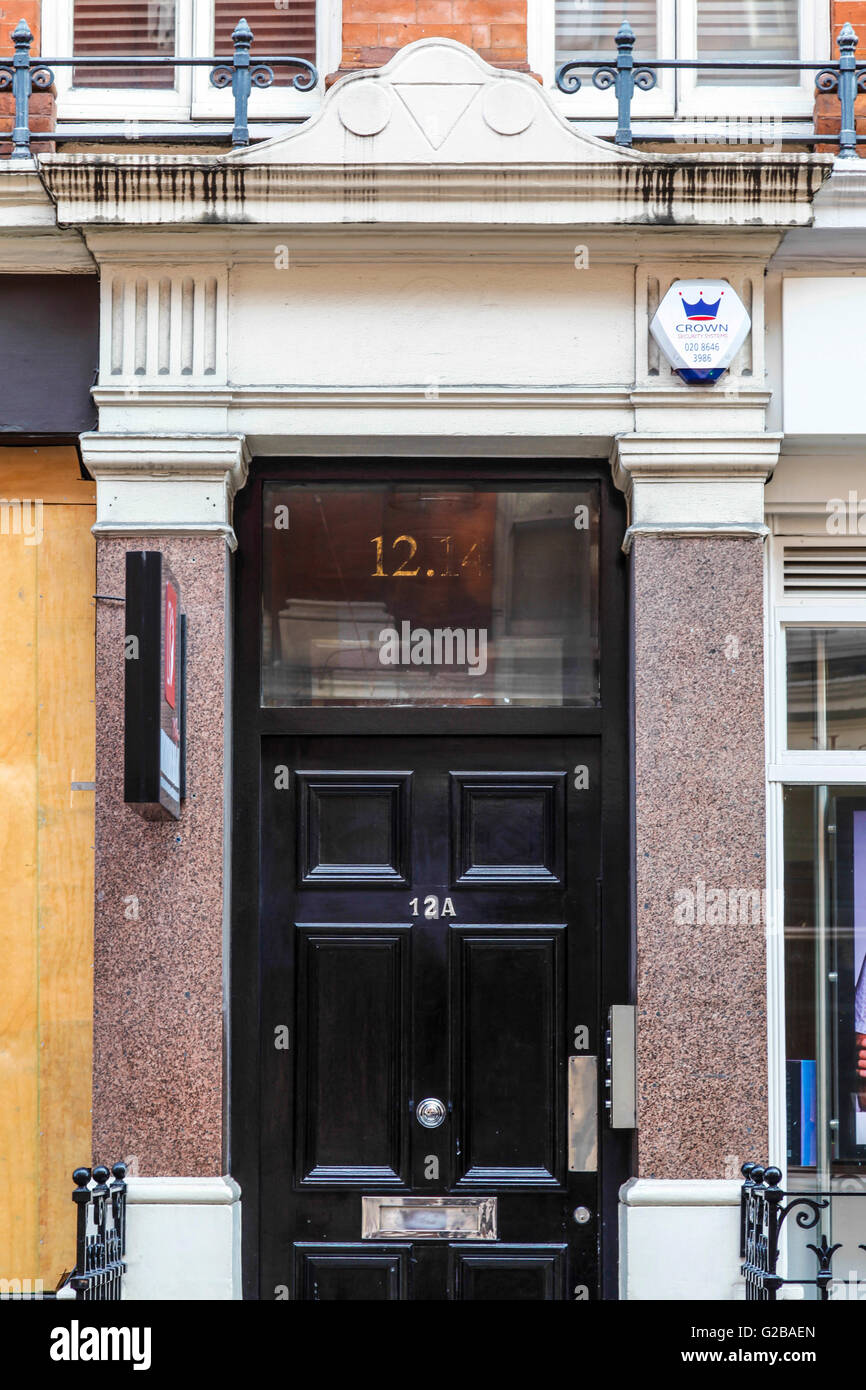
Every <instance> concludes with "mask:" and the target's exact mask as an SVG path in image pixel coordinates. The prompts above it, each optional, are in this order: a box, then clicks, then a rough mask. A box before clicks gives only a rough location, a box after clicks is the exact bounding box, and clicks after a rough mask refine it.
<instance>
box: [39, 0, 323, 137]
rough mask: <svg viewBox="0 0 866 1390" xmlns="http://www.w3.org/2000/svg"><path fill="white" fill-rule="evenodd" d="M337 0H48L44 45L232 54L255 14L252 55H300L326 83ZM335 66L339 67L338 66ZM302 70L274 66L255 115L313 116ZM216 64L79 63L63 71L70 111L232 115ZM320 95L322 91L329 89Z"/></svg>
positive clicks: (120, 115)
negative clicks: (298, 81) (213, 75)
mask: <svg viewBox="0 0 866 1390" xmlns="http://www.w3.org/2000/svg"><path fill="white" fill-rule="evenodd" d="M338 9H339V5H337V4H336V3H335V0H45V5H44V11H45V13H44V35H43V51H44V52H46V53H50V54H52V55H57V56H66V55H72V56H76V57H77V56H81V57H82V58H84V57H98V58H111V57H114V56H116V57H117V58H120V57H124V58H127V59H129V58H133V59H134V58H142V59H147V60H153V59H170V58H173V57H178V58H209V57H211V56H217V57H220V58H225V59H227V60H229V61H230V59H231V55H232V48H233V45H232V32H233V30H234V28H235V26H236V25H237V23H238V21H239V19H241V18H244V19H246V21H247V23H248V24H249V26H250V28H251V29H252V32H253V47H252V56H253V58H254V59H255V57H256V55H259V56H260V57H262V58H267V57H283V56H286V57H288V56H293V57H298V58H305V59H306V60H307V61H308V62H311V63H315V64H316V65H317V67H318V68H319V73H320V88H321V85H322V83H323V82H324V77H325V74H326V72H327V71H328V70H329V67H328V64H329V63H330V62H331V60H332V58H334V56H335V53H334V48H335V45H334V32H335V22H336V28H337V29H338V28H339V16H338V15H336V14H335V12H336V11H337V10H338ZM334 65H336V64H334ZM297 72H298V69H292V68H288V67H275V68H274V83H273V85H272V86H271V87H269V88H267V89H262V90H260V89H258V88H255V87H254V88H253V92H252V95H251V98H250V118H251V120H255V119H256V118H257V117H258V118H265V119H267V118H269V117H273V118H280V117H291V116H299V117H302V116H305V115H309V114H310V112H311V111H312V110H313V109H314V106H315V100H314V99H313V98H314V97H315V94H312V93H301V92H298V91H296V90H295V89H294V88H293V86H292V80H293V78H294V77H295V76H296V75H297ZM209 75H210V70H209V68H208V67H207V65H202V66H196V67H179V68H175V67H173V66H172V65H171V64H170V63H167V62H166V63H155V62H152V61H147V62H142V63H141V64H140V65H139V64H137V63H135V62H125V63H120V62H118V63H117V65H116V66H115V65H113V64H107V65H105V66H102V65H100V66H91V65H89V64H80V65H79V64H76V65H74V66H72V67H71V68H70V67H62V68H58V69H57V71H56V77H57V86H58V99H59V114H60V116H61V118H65V119H76V118H81V117H93V116H104V117H106V118H107V119H117V120H123V121H130V120H132V121H147V120H157V121H159V120H183V119H188V118H189V117H190V116H193V117H197V118H202V119H209V118H222V119H224V120H230V119H231V115H232V98H231V92H230V90H222V91H220V90H217V89H216V88H214V87H213V86H212V85H211V84H210V81H209ZM320 94H321V93H319V95H320Z"/></svg>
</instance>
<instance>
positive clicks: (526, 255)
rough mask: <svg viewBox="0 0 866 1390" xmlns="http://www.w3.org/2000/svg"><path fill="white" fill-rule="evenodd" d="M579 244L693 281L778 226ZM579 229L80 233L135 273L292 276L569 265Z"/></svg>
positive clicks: (758, 260) (617, 233)
mask: <svg viewBox="0 0 866 1390" xmlns="http://www.w3.org/2000/svg"><path fill="white" fill-rule="evenodd" d="M583 231H586V233H587V236H588V237H589V240H588V243H587V254H588V258H589V264H590V265H592V266H599V265H633V264H635V263H636V262H638V261H647V260H649V261H650V262H652V264H653V265H654V266H658V267H662V266H670V267H672V269H673V270H674V271H676V272H678V271H679V269H680V267H681V266H682V265H683V263H684V262H685V263H687V264H688V266H689V267H690V269H692V270H694V271H695V273H698V268H699V267H704V268H705V273H706V274H707V275H710V274H720V275H728V274H730V273H731V267H732V266H733V267H739V266H742V265H745V266H749V267H752V266H756V265H757V266H760V268H761V273H763V267H764V265H765V264H766V263H767V261H768V260H769V259H770V257H771V256H772V255H773V253H774V252H775V250H776V248H777V247H778V245H779V241H780V238H781V237H782V235H783V233H782V232H781V231H780V230H779V229H778V228H772V227H770V228H767V227H756V226H753V225H751V224H749V225H746V226H742V225H741V226H736V225H727V226H724V227H717V228H707V229H706V230H705V231H704V232H703V234H702V235H701V237H700V241H699V243H698V242H696V241H695V236H694V232H693V231H692V229H691V228H689V227H687V226H683V227H671V226H662V227H647V226H640V227H627V226H620V227H605V228H604V229H603V231H602V230H599V231H597V233H596V234H595V235H594V236H592V229H589V228H585V229H583ZM581 234H582V229H581V227H580V225H579V224H578V223H576V222H572V223H569V225H568V226H567V227H556V226H551V227H526V228H521V227H519V226H511V227H490V226H485V227H471V226H467V227H455V228H451V229H447V228H436V229H435V230H432V231H431V230H430V229H429V228H425V227H424V226H414V227H402V228H401V229H400V233H399V236H395V232H394V230H393V229H392V228H387V227H385V228H383V227H376V226H358V225H357V224H356V223H355V224H349V225H346V226H342V225H335V226H331V227H323V226H318V227H308V226H304V225H303V224H302V223H301V222H299V221H298V220H297V219H295V220H294V221H293V222H292V225H291V226H290V227H286V226H274V225H271V224H266V225H262V226H258V227H256V226H250V225H248V224H242V225H238V226H234V227H231V228H229V227H226V226H225V225H219V226H206V225H203V226H199V227H198V228H197V229H196V234H195V236H194V237H191V236H190V235H189V232H188V231H184V230H182V229H181V230H177V229H176V228H171V227H148V226H138V227H134V228H132V227H117V226H100V225H91V226H88V227H87V228H86V230H85V232H84V233H83V235H84V237H85V240H86V242H87V245H88V247H89V248H90V250H91V251H92V253H93V256H94V258H95V259H96V260H97V261H98V262H99V264H100V265H108V266H115V265H116V266H120V267H127V266H129V265H135V266H136V267H140V266H148V265H154V266H158V267H160V268H162V267H163V266H165V265H166V264H170V265H172V266H185V265H187V264H189V263H191V262H192V263H195V264H198V265H201V264H211V265H219V266H225V265H226V263H227V262H228V263H229V264H230V265H231V266H239V265H264V266H273V264H274V247H275V245H279V244H283V245H286V246H287V249H288V252H289V254H290V258H291V265H292V267H293V268H295V269H297V268H300V267H307V266H322V265H331V264H336V265H356V264H357V265H387V266H388V267H389V268H391V269H394V268H398V267H402V266H411V265H413V264H414V263H415V262H417V261H421V262H423V263H424V264H425V265H447V266H453V265H455V264H458V263H466V264H471V265H521V266H526V265H549V266H554V267H556V266H561V265H563V264H569V265H570V264H572V262H573V259H574V248H575V242H576V241H579V240H580V239H581Z"/></svg>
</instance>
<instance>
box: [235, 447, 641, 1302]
mask: <svg viewBox="0 0 866 1390" xmlns="http://www.w3.org/2000/svg"><path fill="white" fill-rule="evenodd" d="M407 469H408V470H409V476H410V477H411V478H412V479H413V480H414V479H418V480H419V481H423V482H429V483H449V482H450V483H454V482H464V483H479V484H483V483H488V484H490V485H491V486H495V487H498V488H507V487H508V486H510V485H512V484H532V485H534V486H535V485H537V486H538V488H539V489H543V488H544V487H545V486H548V485H551V484H558V485H560V486H561V485H563V484H580V483H581V482H584V481H586V482H590V481H591V482H595V483H598V484H600V487H599V494H600V499H599V500H600V506H599V513H600V514H599V526H600V538H599V542H600V543H599V655H600V689H601V705H600V708H586V707H580V706H573V707H560V708H548V709H540V708H538V707H524V708H521V709H505V708H492V709H491V708H489V707H487V708H483V709H474V710H473V709H462V708H461V709H453V708H443V709H431V708H428V707H420V706H419V707H416V708H409V707H406V708H402V707H401V711H400V732H401V734H404V735H410V736H411V735H413V734H414V735H416V736H417V737H425V736H429V735H435V734H439V733H457V732H460V733H465V734H467V735H471V734H473V733H479V734H481V733H482V732H483V733H486V734H489V735H498V736H500V737H501V736H502V735H507V734H512V733H513V734H537V735H544V734H554V733H563V734H573V735H575V736H580V735H581V734H583V735H599V734H600V735H601V739H602V762H603V766H604V779H603V784H602V788H601V799H602V833H601V858H602V879H601V880H600V881H599V885H598V889H599V891H598V901H597V905H596V929H597V930H598V931H599V933H600V940H599V957H598V958H599V963H600V964H599V978H598V991H599V1012H598V1018H599V1035H598V1037H597V1038H596V1039H594V1041H593V1048H594V1051H595V1052H596V1053H597V1054H598V1057H599V1073H600V1077H602V1078H603V1070H604V1069H603V1058H604V1028H605V1020H606V1018H607V1010H608V1008H609V1007H610V1005H611V1004H623V1003H628V1002H629V1001H631V1000H632V999H633V974H634V972H633V949H632V938H633V933H632V931H631V917H632V902H631V892H632V890H631V884H632V877H633V876H632V871H631V865H632V857H633V856H632V842H633V834H632V826H631V815H630V795H629V788H630V781H629V777H630V766H631V758H630V748H631V732H630V731H631V720H630V717H629V711H630V708H631V700H630V682H629V670H628V640H627V639H628V632H629V593H628V567H627V563H626V559H625V556H624V555H623V553H622V539H623V536H624V534H625V528H626V509H625V500H624V498H623V496H622V494H621V493H620V492H619V491H618V490H617V489H616V488H615V487H614V484H613V481H612V479H611V474H610V466H609V464H608V463H607V462H596V461H587V460H583V459H575V460H569V459H545V460H533V459H531V458H527V459H507V460H495V459H490V458H480V457H479V458H464V459H458V458H454V459H451V460H439V459H425V458H418V457H412V456H409V455H407V457H406V458H405V459H395V458H387V459H380V458H371V457H353V458H341V459H334V458H330V457H325V456H322V457H319V458H315V457H313V458H311V457H304V458H288V457H286V458H283V457H280V458H270V457H259V458H256V459H254V460H253V463H252V465H251V468H250V476H249V481H248V483H247V485H246V487H245V488H244V489H243V491H242V492H240V493H239V494H238V496H237V498H236V499H235V531H236V534H237V537H238V549H237V551H236V553H235V556H234V582H233V585H232V592H233V615H232V616H233V632H234V654H233V690H232V773H231V788H232V791H231V812H232V834H231V919H230V920H231V945H230V965H229V970H228V1001H227V1038H226V1044H225V1056H226V1076H227V1094H228V1124H227V1132H226V1135H225V1151H226V1167H227V1171H228V1172H230V1173H231V1175H232V1176H233V1177H234V1178H235V1179H236V1180H237V1181H238V1183H239V1184H240V1188H241V1194H242V1202H243V1220H242V1276H243V1296H244V1298H245V1299H246V1298H250V1299H257V1298H259V1296H260V1292H259V1239H260V1227H261V1222H262V1220H263V1218H264V1217H265V1216H266V1213H263V1212H262V1211H261V1209H260V1199H259V1163H260V1148H259V1140H260V1131H261V1126H260V1119H261V1114H260V1110H261V1093H260V1066H259V1054H260V1046H261V1043H260V1031H261V990H260V970H259V940H258V930H257V927H258V920H259V835H258V826H259V819H260V801H259V763H260V740H261V736H262V734H265V733H268V732H281V733H289V734H296V735H303V734H316V733H328V734H333V735H335V736H336V735H339V734H340V733H343V734H353V735H355V736H356V737H358V736H364V735H367V736H370V737H374V736H377V735H381V734H387V733H389V732H390V733H393V732H394V719H393V712H392V711H391V710H390V709H388V708H378V709H361V708H359V707H357V706H344V707H330V708H328V709H315V708H309V709H308V708H303V709H302V708H293V709H291V710H287V709H285V708H279V709H277V708H262V707H261V705H260V701H259V672H260V655H261V653H260V643H261V592H262V560H263V556H262V531H263V528H262V525H261V499H262V486H263V484H264V483H265V482H269V481H281V482H293V483H294V482H298V483H302V482H318V483H321V484H322V485H326V484H328V483H341V482H343V483H346V484H347V485H348V484H355V485H361V484H372V483H388V482H403V483H405V482H406V480H407ZM241 811H242V812H243V813H242V814H241ZM623 858H626V859H627V863H628V873H627V874H623V873H622V862H623ZM602 885H603V891H602ZM602 923H603V929H602ZM602 1096H603V1086H602V1089H601V1092H600V1096H599V1126H598V1129H599V1194H600V1206H599V1222H598V1230H599V1295H600V1297H601V1298H602V1299H608V1300H609V1299H616V1298H617V1297H618V1290H619V1271H618V1249H619V1242H618V1228H619V1189H620V1186H621V1185H622V1183H623V1182H624V1181H625V1180H626V1178H627V1177H628V1176H629V1172H630V1171H631V1159H632V1143H633V1137H634V1131H632V1130H613V1129H611V1128H610V1127H609V1126H608V1125H607V1124H606V1123H605V1118H604V1113H603V1100H602Z"/></svg>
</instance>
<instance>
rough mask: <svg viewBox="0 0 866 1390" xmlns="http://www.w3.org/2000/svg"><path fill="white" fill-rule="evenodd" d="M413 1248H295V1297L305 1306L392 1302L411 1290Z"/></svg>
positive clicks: (321, 1246) (402, 1297) (352, 1246)
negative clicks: (410, 1271) (333, 1303)
mask: <svg viewBox="0 0 866 1390" xmlns="http://www.w3.org/2000/svg"><path fill="white" fill-rule="evenodd" d="M411 1253H412V1247H411V1246H409V1245H404V1246H402V1247H396V1248H390V1249H381V1248H379V1249H376V1250H371V1249H369V1247H367V1248H366V1249H365V1248H364V1247H363V1246H360V1245H344V1246H339V1245H302V1244H299V1245H296V1246H295V1281H294V1283H295V1291H296V1292H295V1296H296V1297H297V1298H300V1299H303V1300H304V1301H306V1302H313V1303H319V1302H328V1301H333V1302H340V1303H345V1302H356V1301H363V1302H365V1303H372V1302H389V1301H391V1300H396V1299H405V1298H406V1297H407V1295H408V1290H409V1259H410V1256H411Z"/></svg>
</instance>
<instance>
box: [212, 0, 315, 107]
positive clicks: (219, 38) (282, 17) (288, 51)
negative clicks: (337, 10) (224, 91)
mask: <svg viewBox="0 0 866 1390" xmlns="http://www.w3.org/2000/svg"><path fill="white" fill-rule="evenodd" d="M241 15H243V17H244V19H245V20H246V21H247V23H248V24H249V26H250V28H251V29H252V31H253V47H252V56H253V57H255V55H256V54H257V53H260V54H262V56H268V55H269V56H270V57H272V58H276V57H283V56H285V57H287V58H288V57H289V56H290V55H291V56H292V57H298V58H306V59H307V60H308V61H309V62H311V63H314V62H315V61H316V0H285V3H283V4H279V5H277V4H275V3H274V0H216V3H215V6H214V43H215V47H214V53H219V54H228V53H231V51H232V30H233V29H234V28H235V25H236V24H237V22H238V20H239V18H240V17H241ZM297 71H298V69H297V68H296V69H294V70H292V69H291V68H274V85H275V86H277V87H285V86H287V85H288V84H289V83H290V82H291V81H292V78H293V77H295V76H296V74H297Z"/></svg>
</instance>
